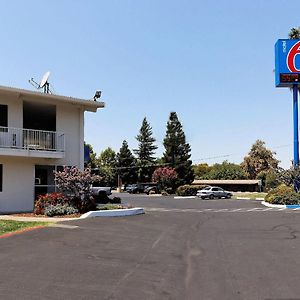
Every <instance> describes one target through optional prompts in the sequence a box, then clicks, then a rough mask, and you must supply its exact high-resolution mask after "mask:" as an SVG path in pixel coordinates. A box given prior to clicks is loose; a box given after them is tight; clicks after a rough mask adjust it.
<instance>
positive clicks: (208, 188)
mask: <svg viewBox="0 0 300 300" xmlns="http://www.w3.org/2000/svg"><path fill="white" fill-rule="evenodd" d="M210 189H211V187H210V186H207V187H206V188H204V189H203V190H205V191H208V190H210Z"/></svg>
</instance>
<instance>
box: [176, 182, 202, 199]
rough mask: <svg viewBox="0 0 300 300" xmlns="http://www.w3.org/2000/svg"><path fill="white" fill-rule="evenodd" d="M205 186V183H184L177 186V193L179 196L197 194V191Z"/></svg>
mask: <svg viewBox="0 0 300 300" xmlns="http://www.w3.org/2000/svg"><path fill="white" fill-rule="evenodd" d="M203 188H205V185H188V184H186V185H182V186H180V187H178V188H177V190H176V195H178V196H196V194H197V191H198V190H201V189H203Z"/></svg>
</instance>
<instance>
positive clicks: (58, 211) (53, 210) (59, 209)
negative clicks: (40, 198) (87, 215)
mask: <svg viewBox="0 0 300 300" xmlns="http://www.w3.org/2000/svg"><path fill="white" fill-rule="evenodd" d="M76 213H78V209H76V208H74V207H73V206H70V205H68V204H64V205H62V204H57V205H48V206H46V207H45V215H46V216H48V217H54V216H63V215H72V214H76Z"/></svg>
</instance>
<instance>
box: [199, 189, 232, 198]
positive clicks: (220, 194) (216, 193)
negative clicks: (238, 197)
mask: <svg viewBox="0 0 300 300" xmlns="http://www.w3.org/2000/svg"><path fill="white" fill-rule="evenodd" d="M197 196H198V197H199V198H201V199H205V198H208V199H214V198H219V199H221V198H226V199H229V198H231V197H232V193H230V192H228V191H225V190H223V189H221V188H219V187H216V186H207V187H206V188H204V189H202V190H199V191H197Z"/></svg>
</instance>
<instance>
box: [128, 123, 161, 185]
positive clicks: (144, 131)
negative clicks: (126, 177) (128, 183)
mask: <svg viewBox="0 0 300 300" xmlns="http://www.w3.org/2000/svg"><path fill="white" fill-rule="evenodd" d="M136 139H137V141H138V142H139V145H138V149H135V150H133V151H134V153H135V154H136V155H137V161H138V166H139V168H138V179H139V181H140V182H149V181H151V177H152V173H153V171H154V167H151V165H153V164H154V163H155V158H154V157H153V155H154V153H155V150H156V149H157V146H156V145H155V144H154V143H155V138H154V137H153V136H152V128H151V126H150V124H149V123H148V122H147V119H146V118H144V120H143V123H142V126H141V128H140V132H139V134H138V135H137V137H136Z"/></svg>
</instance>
